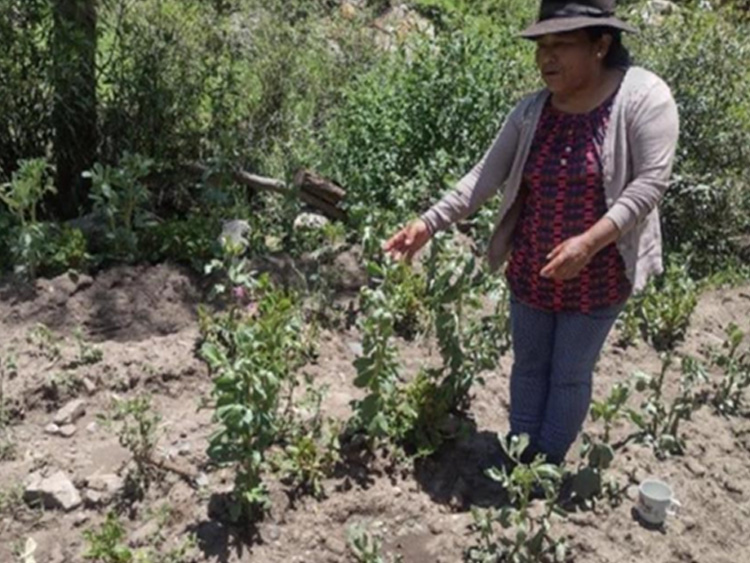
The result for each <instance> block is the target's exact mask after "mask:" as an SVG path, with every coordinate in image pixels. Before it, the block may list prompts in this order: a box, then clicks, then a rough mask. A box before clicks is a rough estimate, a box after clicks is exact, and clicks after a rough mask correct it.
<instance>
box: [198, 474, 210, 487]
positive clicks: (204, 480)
mask: <svg viewBox="0 0 750 563" xmlns="http://www.w3.org/2000/svg"><path fill="white" fill-rule="evenodd" d="M195 484H196V485H198V486H199V487H200V488H205V487H208V485H209V481H208V475H206V474H205V473H203V472H200V473H198V476H197V477H196V478H195Z"/></svg>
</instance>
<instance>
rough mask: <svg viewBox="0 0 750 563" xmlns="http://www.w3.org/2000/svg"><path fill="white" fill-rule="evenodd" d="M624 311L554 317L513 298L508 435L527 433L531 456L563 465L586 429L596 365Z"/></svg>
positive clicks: (613, 309)
mask: <svg viewBox="0 0 750 563" xmlns="http://www.w3.org/2000/svg"><path fill="white" fill-rule="evenodd" d="M623 307H624V304H618V305H614V306H611V307H607V308H605V309H598V310H595V311H592V312H590V313H588V314H584V313H575V312H563V313H550V312H546V311H542V310H540V309H536V308H534V307H531V306H529V305H526V304H524V303H521V302H520V301H518V300H516V299H515V298H514V297H513V296H511V305H510V315H511V331H512V336H513V354H514V362H513V369H512V371H511V375H510V431H511V434H515V435H518V434H524V433H525V434H528V435H529V436H530V438H531V449H532V451H533V452H541V453H544V454H546V455H547V459H548V460H549V461H551V462H553V463H562V461H563V460H564V459H565V454H566V453H567V451H568V449H569V448H570V446H571V444H572V443H573V442H574V441H575V439H576V437H577V436H578V432H579V431H580V430H581V427H582V426H583V422H584V420H585V419H586V413H587V412H588V409H589V405H590V403H591V379H592V372H593V370H594V366H595V365H596V361H597V359H598V358H599V353H600V352H601V349H602V346H603V345H604V341H605V340H606V338H607V334H609V331H610V330H611V328H612V325H613V324H614V322H615V319H616V318H617V315H618V314H619V313H620V311H621V310H622V309H623Z"/></svg>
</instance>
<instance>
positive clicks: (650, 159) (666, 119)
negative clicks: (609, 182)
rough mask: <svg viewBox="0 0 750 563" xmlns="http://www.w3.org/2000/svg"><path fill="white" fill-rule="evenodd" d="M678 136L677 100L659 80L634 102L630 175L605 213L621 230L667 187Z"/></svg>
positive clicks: (649, 207) (630, 225)
mask: <svg viewBox="0 0 750 563" xmlns="http://www.w3.org/2000/svg"><path fill="white" fill-rule="evenodd" d="M678 136H679V116H678V114H677V104H676V103H675V101H674V98H673V97H672V93H671V91H670V90H669V87H668V86H667V85H666V83H664V82H663V81H662V80H659V81H658V82H657V83H656V84H655V85H654V86H652V87H651V88H650V89H649V90H648V91H647V92H646V93H645V94H644V95H643V96H642V97H641V99H640V100H639V101H638V102H637V104H636V106H635V109H634V113H633V117H632V121H631V123H630V127H629V132H628V142H629V145H630V147H629V153H630V156H631V162H632V166H633V176H632V178H633V179H632V180H631V181H630V182H629V183H628V184H627V185H626V186H625V188H624V189H623V191H622V193H621V194H620V197H618V198H617V200H616V201H615V202H614V204H613V205H612V206H611V207H610V208H609V210H608V212H607V214H606V217H608V218H609V219H611V220H612V222H613V223H614V224H615V225H616V226H617V228H618V230H619V231H620V233H621V234H622V233H625V232H627V231H629V230H630V229H632V228H633V227H634V226H635V225H636V224H637V223H638V222H639V221H640V220H642V219H643V218H645V217H646V215H648V214H649V213H650V212H651V211H652V210H653V209H654V207H656V205H657V203H658V202H659V200H660V199H661V198H662V196H663V195H664V192H665V191H666V190H667V186H668V185H669V178H670V175H671V173H672V165H673V163H674V155H675V151H676V148H677V138H678Z"/></svg>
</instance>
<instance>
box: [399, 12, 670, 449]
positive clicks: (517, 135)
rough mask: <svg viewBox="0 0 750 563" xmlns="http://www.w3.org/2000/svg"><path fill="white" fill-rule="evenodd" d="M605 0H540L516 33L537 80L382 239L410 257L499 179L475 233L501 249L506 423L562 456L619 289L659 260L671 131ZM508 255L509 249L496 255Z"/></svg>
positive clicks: (584, 405)
mask: <svg viewBox="0 0 750 563" xmlns="http://www.w3.org/2000/svg"><path fill="white" fill-rule="evenodd" d="M614 8H615V2H614V0H590V1H584V0H581V1H578V2H559V1H547V0H542V2H541V9H540V15H539V19H538V21H537V22H536V23H535V24H534V25H532V26H531V27H529V28H528V29H526V30H525V31H524V32H523V33H522V34H521V35H522V37H525V38H528V39H531V40H533V41H535V42H536V64H537V67H538V68H539V71H540V73H541V77H542V80H543V82H544V84H545V85H546V88H544V89H542V90H540V91H539V92H536V93H534V94H531V95H530V96H527V97H526V98H524V99H523V100H521V102H519V103H518V105H517V106H516V107H515V108H514V109H513V110H512V111H511V113H510V115H509V116H508V118H507V119H506V121H505V123H504V124H503V126H502V128H501V130H500V132H499V134H498V136H497V138H496V139H495V141H494V143H493V144H492V146H491V147H490V148H489V150H488V151H487V153H486V154H485V156H484V158H483V159H482V160H481V161H480V162H479V164H477V165H476V166H475V167H474V169H473V170H471V172H469V174H468V175H466V176H465V177H464V178H463V179H461V180H460V182H459V183H458V186H457V187H456V189H455V190H454V191H453V192H451V193H449V194H448V195H446V196H445V197H444V198H443V199H442V200H441V201H439V202H438V203H437V204H436V205H434V206H433V207H432V208H431V209H429V210H428V211H427V212H426V213H424V214H423V215H422V217H421V218H420V219H417V220H416V221H413V222H412V223H410V224H409V225H407V226H406V227H404V228H403V229H401V230H400V231H399V232H398V233H396V234H395V235H394V236H393V237H392V238H391V239H390V240H388V241H387V243H386V244H385V249H386V251H388V252H390V253H392V254H393V255H394V256H396V257H404V258H407V259H410V258H411V257H412V256H413V255H414V253H415V252H416V251H418V250H419V249H420V248H421V247H422V246H423V245H424V244H425V243H426V242H427V241H428V240H429V238H430V237H431V236H432V234H434V233H435V232H436V231H438V230H440V229H445V228H447V227H448V226H449V225H451V224H452V223H455V222H456V221H458V220H460V219H462V218H464V217H466V216H468V215H470V214H472V213H473V212H474V211H476V210H477V208H478V207H479V206H480V205H481V204H482V203H483V202H484V201H486V200H487V199H488V198H489V197H490V196H492V195H493V194H494V193H495V192H496V191H497V190H498V189H502V193H503V199H502V203H501V205H500V209H499V212H498V218H497V223H496V226H495V229H494V231H493V233H492V236H491V239H490V244H489V263H490V267H491V268H492V269H493V270H494V269H497V268H499V267H500V266H501V265H502V264H503V263H505V262H506V260H507V261H508V265H507V267H506V271H505V273H506V277H507V279H508V284H509V287H510V290H511V330H512V336H513V351H514V364H513V368H512V371H511V382H510V392H511V408H510V411H511V412H510V426H511V434H513V435H518V434H521V433H526V434H528V435H529V436H530V438H531V447H530V448H529V450H528V451H527V454H528V456H529V457H531V456H533V455H535V454H536V453H543V454H545V455H546V456H547V459H548V461H551V462H553V463H562V462H563V460H564V458H565V454H566V452H567V451H568V449H569V448H570V445H571V444H572V443H573V442H574V441H575V439H576V436H577V435H578V432H579V431H580V429H581V426H582V425H583V422H584V420H585V418H586V413H587V411H588V408H589V404H590V401H591V379H592V371H593V369H594V365H595V364H596V360H597V358H598V356H599V353H600V351H601V348H602V346H603V344H604V341H605V339H606V337H607V334H608V333H609V331H610V329H611V328H612V325H613V324H614V321H615V319H616V317H617V315H618V313H619V312H620V311H621V310H622V308H623V306H624V303H625V301H626V300H627V298H628V297H629V296H630V295H631V293H632V292H637V291H639V290H640V289H642V288H643V287H644V285H645V283H646V281H647V279H648V278H649V277H650V276H651V275H654V274H657V273H660V272H661V271H662V258H661V233H660V227H659V215H658V209H657V204H658V202H659V200H660V199H661V197H662V196H663V195H664V192H665V190H666V188H667V185H668V180H669V177H670V173H671V169H672V162H673V159H674V153H675V147H676V143H677V137H678V116H677V108H676V105H675V102H674V99H673V98H672V95H671V92H670V90H669V88H668V87H667V85H666V84H665V83H664V82H663V81H662V80H661V79H660V78H659V77H657V76H656V75H654V74H653V73H651V72H649V71H647V70H645V69H642V68H638V67H634V66H631V65H630V57H629V54H628V52H627V50H626V49H625V47H624V46H623V45H622V42H621V34H622V32H623V31H635V30H634V29H633V28H632V27H630V26H629V25H628V24H626V23H624V22H623V21H621V20H619V19H618V18H616V17H615V16H614ZM509 256H510V258H509V260H508V257H509Z"/></svg>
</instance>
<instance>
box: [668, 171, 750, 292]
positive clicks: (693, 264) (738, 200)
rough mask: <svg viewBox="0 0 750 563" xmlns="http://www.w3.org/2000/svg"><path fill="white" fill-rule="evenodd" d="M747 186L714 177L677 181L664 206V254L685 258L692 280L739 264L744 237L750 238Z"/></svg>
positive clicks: (675, 180)
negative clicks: (673, 254)
mask: <svg viewBox="0 0 750 563" xmlns="http://www.w3.org/2000/svg"><path fill="white" fill-rule="evenodd" d="M746 182H747V180H744V181H743V180H741V179H733V178H731V177H728V176H718V175H705V176H691V175H687V176H676V177H675V179H674V182H673V184H672V186H671V187H670V189H669V192H668V194H667V197H666V198H665V199H664V204H663V223H664V243H665V251H666V252H667V253H668V254H672V253H680V254H682V255H683V256H685V257H687V258H688V260H687V267H688V271H689V273H690V275H691V276H692V277H694V278H704V277H707V276H710V275H711V274H714V273H716V272H718V271H720V270H722V269H724V268H726V267H727V266H729V265H733V264H737V263H740V262H742V260H743V256H742V254H743V249H742V244H741V242H742V241H741V239H742V235H748V234H750V197H749V196H748V193H747V189H746V187H745V186H746Z"/></svg>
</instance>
